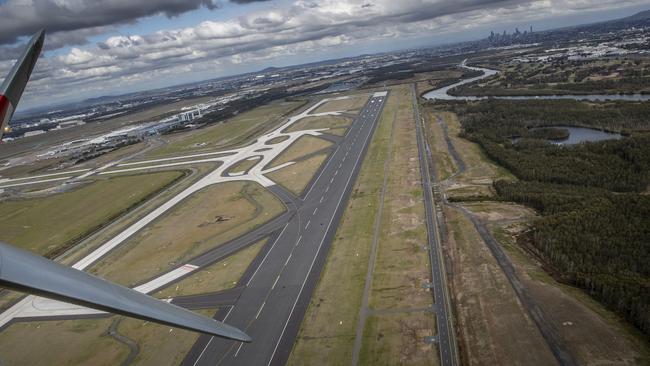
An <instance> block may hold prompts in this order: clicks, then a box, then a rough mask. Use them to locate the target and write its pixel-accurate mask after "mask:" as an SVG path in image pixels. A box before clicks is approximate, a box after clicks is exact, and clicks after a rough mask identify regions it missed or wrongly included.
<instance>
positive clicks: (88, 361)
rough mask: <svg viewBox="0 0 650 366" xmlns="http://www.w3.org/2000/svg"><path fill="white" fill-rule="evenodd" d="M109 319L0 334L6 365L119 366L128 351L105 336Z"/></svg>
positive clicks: (20, 326)
mask: <svg viewBox="0 0 650 366" xmlns="http://www.w3.org/2000/svg"><path fill="white" fill-rule="evenodd" d="M111 321H112V320H111V319H110V318H105V319H80V320H55V321H34V322H26V323H15V324H12V325H11V326H10V327H9V328H7V329H5V330H3V331H2V332H0V363H2V364H3V365H34V366H41V365H42V366H50V365H98V366H112V365H119V364H120V363H121V362H122V361H123V360H124V359H126V357H127V355H128V354H129V348H128V347H127V346H125V345H123V344H121V343H119V342H118V341H117V340H115V339H114V338H112V337H110V336H108V335H106V332H107V330H108V328H109V326H110V324H111Z"/></svg>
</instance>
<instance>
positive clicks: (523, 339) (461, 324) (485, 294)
mask: <svg viewBox="0 0 650 366" xmlns="http://www.w3.org/2000/svg"><path fill="white" fill-rule="evenodd" d="M445 218H446V225H447V230H448V242H447V248H446V252H447V255H448V257H449V258H450V262H451V271H452V273H453V275H452V276H451V277H449V278H451V279H452V284H451V285H452V294H453V297H454V303H455V308H456V325H457V327H458V328H459V330H460V332H458V336H457V339H458V346H459V348H460V352H461V357H462V358H463V361H464V362H465V363H466V364H468V365H506V364H507V365H513V364H519V365H554V364H556V361H555V358H554V357H553V354H552V353H551V350H550V349H549V347H548V345H547V344H546V341H545V340H544V339H543V338H542V336H541V335H540V333H539V331H538V329H537V327H536V326H535V324H534V323H533V321H532V320H531V319H530V318H529V317H528V315H527V314H526V310H525V309H524V308H523V307H522V306H521V304H520V303H519V301H518V299H517V296H516V294H515V292H514V290H513V289H512V287H511V285H510V283H509V282H508V279H507V278H506V276H505V275H504V274H503V272H502V271H501V268H500V267H499V265H498V264H497V262H496V260H495V259H494V257H493V256H492V253H490V251H489V250H488V248H487V247H486V246H485V244H484V243H483V241H482V240H481V238H480V237H479V235H478V233H477V232H476V231H475V230H474V228H473V226H472V224H471V222H470V221H469V220H468V219H467V218H465V217H464V216H463V215H462V214H461V213H460V212H458V211H457V210H455V209H450V208H446V209H445Z"/></svg>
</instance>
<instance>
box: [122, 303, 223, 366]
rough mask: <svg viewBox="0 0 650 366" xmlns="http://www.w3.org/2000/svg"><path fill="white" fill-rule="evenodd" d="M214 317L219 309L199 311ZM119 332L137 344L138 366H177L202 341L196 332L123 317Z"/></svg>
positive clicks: (136, 362) (135, 362)
mask: <svg viewBox="0 0 650 366" xmlns="http://www.w3.org/2000/svg"><path fill="white" fill-rule="evenodd" d="M196 312H197V313H200V314H203V315H205V316H207V317H212V316H213V315H214V314H215V313H216V312H217V309H205V310H197V311H196ZM119 321H120V323H119V324H118V327H117V331H118V332H119V333H120V334H122V335H124V336H125V337H127V338H130V339H132V340H133V341H134V342H136V343H137V345H138V348H139V352H138V354H137V356H136V357H135V359H134V362H133V363H134V364H135V365H178V364H180V362H181V361H182V360H183V358H184V357H185V355H186V354H187V352H189V350H190V348H192V345H193V344H194V342H196V340H197V339H198V337H199V334H198V333H196V332H190V331H187V330H183V329H178V328H170V327H169V326H165V325H160V324H156V323H151V322H147V321H143V320H139V319H133V318H125V317H121V319H120V320H119Z"/></svg>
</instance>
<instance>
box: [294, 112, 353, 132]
mask: <svg viewBox="0 0 650 366" xmlns="http://www.w3.org/2000/svg"><path fill="white" fill-rule="evenodd" d="M351 124H352V119H351V118H349V117H342V116H320V117H305V118H303V119H301V120H299V121H298V122H296V123H294V124H292V125H291V126H289V127H288V128H287V131H288V132H295V131H303V130H316V129H321V128H329V129H335V128H345V129H347V128H348V127H350V125H351ZM327 132H329V130H328V131H327Z"/></svg>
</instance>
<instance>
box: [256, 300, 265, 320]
mask: <svg viewBox="0 0 650 366" xmlns="http://www.w3.org/2000/svg"><path fill="white" fill-rule="evenodd" d="M264 305H266V301H264V302H263V303H262V306H260V309H259V310H258V311H257V314H255V319H257V318H258V317H259V316H260V313H261V312H262V309H264Z"/></svg>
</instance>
